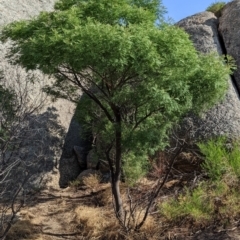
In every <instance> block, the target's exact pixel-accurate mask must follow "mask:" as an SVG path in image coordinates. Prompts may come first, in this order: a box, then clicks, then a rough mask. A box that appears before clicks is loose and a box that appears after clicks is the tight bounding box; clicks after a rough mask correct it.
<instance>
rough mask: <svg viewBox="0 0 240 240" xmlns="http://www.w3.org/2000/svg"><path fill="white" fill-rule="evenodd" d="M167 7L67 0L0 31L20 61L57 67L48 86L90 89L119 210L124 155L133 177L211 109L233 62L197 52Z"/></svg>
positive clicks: (87, 103) (69, 93)
mask: <svg viewBox="0 0 240 240" xmlns="http://www.w3.org/2000/svg"><path fill="white" fill-rule="evenodd" d="M163 10H164V8H163V7H162V4H161V1H159V0H152V1H151V0H112V1H108V0H98V1H94V0H61V1H59V2H57V3H56V4H55V11H53V12H50V13H47V12H42V13H41V14H40V15H39V16H38V17H36V18H34V19H31V20H26V21H20V22H14V23H12V24H10V25H8V26H6V27H5V28H4V29H3V32H2V34H1V40H2V41H6V40H7V39H8V38H11V39H12V40H14V41H15V44H14V45H13V47H12V48H11V53H10V55H9V57H10V58H11V59H12V60H13V62H14V63H15V64H20V65H22V66H24V67H25V68H26V69H28V70H30V69H40V70H42V71H43V72H44V73H47V74H54V75H55V77H56V82H55V84H54V86H52V87H51V88H49V89H48V91H49V93H52V94H55V95H56V96H65V97H67V98H72V97H73V96H75V95H74V94H75V93H74V91H75V90H76V89H79V88H80V89H81V90H82V91H83V92H84V93H85V94H86V96H87V97H86V98H85V100H84V101H82V103H80V108H79V109H80V112H81V111H82V112H81V113H82V114H80V115H82V117H83V118H85V122H86V121H87V122H89V123H91V124H92V123H93V122H94V128H95V132H96V133H97V135H98V136H99V138H100V139H101V141H102V142H103V143H104V144H102V149H101V151H102V152H103V154H104V155H105V157H106V159H107V161H108V163H109V167H110V170H111V174H112V185H113V194H114V198H115V201H116V212H117V214H119V215H118V216H122V211H123V209H122V204H121V199H120V198H119V181H120V175H121V168H122V163H124V167H123V168H125V173H126V175H127V177H129V178H131V177H132V176H133V175H134V171H137V170H138V169H139V170H141V169H142V168H143V167H144V166H145V165H146V162H147V158H148V156H149V154H154V152H156V151H157V150H159V149H162V148H164V147H165V146H166V144H167V143H168V141H167V135H168V131H169V129H170V128H171V127H172V126H173V124H174V123H176V121H178V120H179V119H180V117H182V116H183V115H184V114H185V113H186V112H188V111H189V110H191V109H192V110H194V111H195V112H199V111H202V110H206V109H207V108H209V107H210V106H212V105H213V104H214V103H215V102H216V101H217V100H219V99H220V98H222V97H223V96H224V93H225V90H226V88H227V78H228V74H229V73H230V68H229V66H228V65H227V64H224V63H223V59H222V58H220V57H218V56H217V55H216V54H205V55H204V54H200V53H198V52H197V51H196V50H195V48H194V46H193V44H192V42H191V41H190V39H189V36H188V35H187V34H186V33H185V32H184V31H183V30H181V29H180V28H178V27H176V26H170V25H167V24H163V25H160V26H157V25H156V20H157V19H159V18H161V17H162V13H163ZM84 109H85V111H84Z"/></svg>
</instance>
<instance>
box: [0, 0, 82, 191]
mask: <svg viewBox="0 0 240 240" xmlns="http://www.w3.org/2000/svg"><path fill="white" fill-rule="evenodd" d="M55 2H56V0H41V1H40V0H21V1H19V0H11V1H9V0H2V1H0V29H1V27H3V26H4V25H5V24H8V23H10V22H12V21H15V20H21V19H29V18H31V17H34V16H36V15H38V14H39V13H40V11H51V10H53V6H54V3H55ZM10 44H11V42H7V43H5V44H2V43H1V42H0V70H2V71H3V73H4V75H5V76H6V77H7V78H8V79H9V81H11V82H9V84H10V85H12V86H14V85H15V83H14V81H16V79H17V80H18V82H24V81H25V79H26V77H27V73H26V72H25V70H24V69H22V68H20V67H16V66H12V65H11V64H9V63H8V61H7V59H6V58H5V55H6V54H7V52H8V47H9V46H10ZM32 76H33V77H34V78H33V79H34V80H35V83H34V85H32V86H31V89H29V88H28V90H27V91H28V93H27V94H28V96H27V97H28V99H29V104H31V103H34V104H35V102H36V99H37V101H42V108H41V109H40V108H39V110H40V111H38V112H36V111H35V112H34V115H32V116H30V117H31V119H34V121H32V122H31V123H30V125H29V126H28V128H29V129H28V132H33V133H34V134H31V136H27V138H28V139H27V141H25V143H24V144H25V146H24V153H25V155H24V159H26V160H28V161H29V162H31V164H32V170H34V171H36V172H37V174H36V178H35V179H34V181H35V180H36V181H37V182H38V183H36V184H37V185H38V187H39V184H40V182H41V183H42V178H43V176H44V177H45V178H46V180H47V181H48V182H49V180H51V179H54V181H55V184H57V182H58V177H59V175H58V171H56V168H57V167H58V161H59V159H60V156H61V152H62V146H63V143H64V139H65V136H66V132H67V130H68V127H69V124H70V121H71V118H72V116H73V114H74V111H75V105H74V104H73V103H70V102H69V101H67V100H63V99H59V100H57V101H55V102H52V100H51V98H49V97H46V96H45V95H44V94H43V93H42V90H41V88H42V87H43V86H44V85H45V84H50V82H51V79H50V78H49V77H47V76H44V75H43V74H41V73H40V72H39V71H35V72H33V73H32ZM29 86H30V85H29ZM26 153H27V154H26ZM36 159H38V161H37V162H36V164H37V166H36V165H34V164H35V162H34V161H36ZM33 163H34V164H33ZM53 173H55V174H54V175H53ZM78 173H79V172H78ZM56 179H57V180H56Z"/></svg>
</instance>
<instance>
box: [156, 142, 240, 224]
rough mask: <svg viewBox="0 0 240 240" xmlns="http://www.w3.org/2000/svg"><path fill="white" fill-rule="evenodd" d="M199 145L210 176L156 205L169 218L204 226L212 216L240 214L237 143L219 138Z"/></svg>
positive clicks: (239, 149) (224, 218) (225, 217)
mask: <svg viewBox="0 0 240 240" xmlns="http://www.w3.org/2000/svg"><path fill="white" fill-rule="evenodd" d="M199 147H200V150H201V152H202V153H203V154H204V155H205V162H204V163H203V164H202V167H203V169H204V170H205V171H206V173H207V174H208V176H209V177H210V179H209V180H208V181H203V182H201V183H200V184H199V185H198V186H197V187H196V188H194V189H193V190H189V189H187V188H186V189H185V191H184V193H182V194H181V195H180V196H179V197H178V198H176V199H173V200H170V201H168V202H163V203H162V204H160V205H159V208H160V211H161V213H162V214H163V216H164V217H165V218H166V219H168V220H169V221H178V220H179V219H181V218H183V217H188V218H190V219H192V220H194V221H195V222H199V221H200V222H201V224H205V225H206V224H208V222H209V221H211V220H214V219H215V218H216V219H219V218H220V219H221V221H231V220H233V219H234V218H235V217H236V216H238V215H239V214H240V212H239V200H238V199H239V197H240V191H239V183H240V182H239V181H240V178H239V177H240V175H239V172H240V157H239V156H240V146H239V142H231V143H229V142H228V140H227V138H224V137H221V138H218V139H214V140H210V141H208V142H207V143H205V144H204V143H201V144H199ZM222 223H224V224H225V222H222Z"/></svg>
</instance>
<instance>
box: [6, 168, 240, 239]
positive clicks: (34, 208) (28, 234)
mask: <svg viewBox="0 0 240 240" xmlns="http://www.w3.org/2000/svg"><path fill="white" fill-rule="evenodd" d="M58 177H59V176H58V172H57V171H56V172H55V174H53V176H52V178H51V179H52V180H51V182H48V184H47V186H46V187H45V189H43V190H41V191H40V192H38V193H36V194H35V195H34V196H33V198H32V199H31V201H29V203H27V204H26V206H25V207H24V208H23V209H22V210H21V212H20V213H19V214H18V219H17V220H16V222H15V224H14V225H13V226H12V228H11V230H10V232H9V234H8V237H7V240H59V239H108V238H93V237H86V234H83V232H82V231H81V229H82V228H80V227H79V225H80V222H78V218H77V211H76V209H77V208H79V207H81V206H87V205H93V206H95V207H98V206H97V205H98V203H96V201H95V198H96V194H97V192H99V193H100V192H102V191H104V189H109V188H110V185H109V184H102V185H101V186H100V188H98V191H94V192H93V191H92V189H88V188H86V187H85V188H81V189H75V188H73V187H71V188H70V187H69V188H66V189H60V188H59V187H58ZM178 184H179V182H178V181H176V180H171V179H170V180H169V181H168V182H167V183H166V186H165V189H164V190H163V193H164V194H167V195H168V194H169V195H171V194H172V190H173V189H176V187H177V185H178ZM173 186H175V187H173ZM160 197H164V196H160ZM165 197H166V196H165ZM86 217H89V216H86ZM93 217H94V216H93ZM96 224H99V223H97V222H96ZM162 226H163V225H161V228H162V230H161V231H159V237H158V238H157V239H160V240H161V239H166V240H170V239H179V240H180V239H181V240H184V239H187V240H192V239H196V240H228V239H232V240H239V239H240V226H239V224H236V225H235V226H233V227H228V228H227V229H223V228H221V227H213V226H209V227H205V228H204V229H198V230H196V229H191V228H190V227H189V226H188V225H187V224H186V227H182V226H181V227H179V228H178V227H176V226H175V227H173V226H168V227H167V225H165V227H162ZM109 239H110V238H109ZM111 239H115V238H111ZM116 239H117V238H116ZM148 239H149V238H148ZM154 239H156V238H154Z"/></svg>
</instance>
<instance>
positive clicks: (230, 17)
mask: <svg viewBox="0 0 240 240" xmlns="http://www.w3.org/2000/svg"><path fill="white" fill-rule="evenodd" d="M239 16H240V1H239V0H235V1H232V2H230V3H228V4H226V6H225V7H224V8H223V10H222V16H221V17H220V19H219V33H220V34H221V36H222V38H223V42H224V45H225V49H226V52H227V54H229V55H231V56H232V57H233V58H234V59H235V60H236V63H237V66H238V68H237V71H235V72H234V78H235V80H236V84H237V87H238V89H239V90H240V40H239V31H240V17H239Z"/></svg>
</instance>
